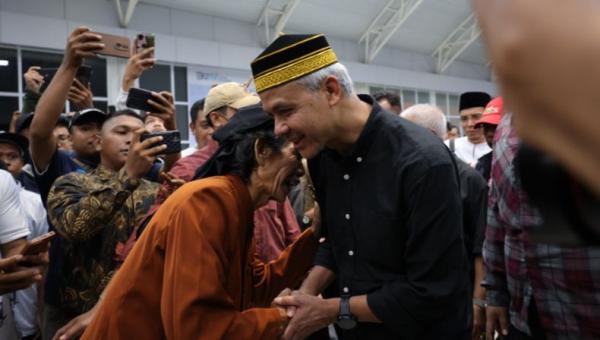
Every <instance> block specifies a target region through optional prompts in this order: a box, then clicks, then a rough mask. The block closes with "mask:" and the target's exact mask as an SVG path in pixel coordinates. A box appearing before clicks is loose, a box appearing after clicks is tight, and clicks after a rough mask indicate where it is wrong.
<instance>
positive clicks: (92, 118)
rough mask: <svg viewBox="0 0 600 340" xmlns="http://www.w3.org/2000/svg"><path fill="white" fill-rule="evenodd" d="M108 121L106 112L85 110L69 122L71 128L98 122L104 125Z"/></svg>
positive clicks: (77, 113)
mask: <svg viewBox="0 0 600 340" xmlns="http://www.w3.org/2000/svg"><path fill="white" fill-rule="evenodd" d="M105 120H106V113H104V111H102V110H99V109H96V108H91V109H85V110H81V111H77V112H76V113H75V114H74V115H73V117H71V121H70V122H69V128H70V127H72V126H73V125H79V124H83V123H88V122H98V123H100V124H102V123H103V122H104V121H105Z"/></svg>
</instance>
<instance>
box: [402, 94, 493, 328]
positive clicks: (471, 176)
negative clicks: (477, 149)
mask: <svg viewBox="0 0 600 340" xmlns="http://www.w3.org/2000/svg"><path fill="white" fill-rule="evenodd" d="M400 117H402V118H405V119H408V120H410V121H412V122H413V123H415V124H417V125H420V126H422V127H424V128H426V129H428V130H431V131H432V132H433V133H434V134H435V135H436V136H438V137H440V139H442V140H443V139H444V138H445V136H446V116H445V115H444V113H443V112H442V111H441V110H440V109H439V108H437V107H436V106H433V105H429V104H418V105H414V106H411V107H409V108H408V109H406V110H404V111H403V112H402V113H401V114H400ZM456 165H457V168H458V176H459V180H460V196H461V199H462V208H463V229H464V239H465V246H466V248H467V256H468V258H469V272H470V274H471V282H473V335H476V337H477V338H478V337H479V336H480V335H481V334H484V333H485V288H483V287H482V286H481V281H482V280H483V274H484V273H483V258H482V255H481V253H482V249H483V241H484V239H485V225H486V213H487V191H488V188H487V185H486V182H485V179H484V178H483V177H482V176H481V175H480V174H479V173H478V172H477V171H475V170H474V169H473V168H472V167H471V166H469V165H468V164H467V163H465V162H463V161H461V160H460V159H459V158H458V157H456ZM474 338H475V337H474Z"/></svg>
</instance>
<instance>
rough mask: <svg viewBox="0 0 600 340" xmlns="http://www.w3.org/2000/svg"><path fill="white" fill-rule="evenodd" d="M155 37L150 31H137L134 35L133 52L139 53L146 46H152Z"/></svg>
mask: <svg viewBox="0 0 600 340" xmlns="http://www.w3.org/2000/svg"><path fill="white" fill-rule="evenodd" d="M154 42H155V38H154V35H153V34H151V33H139V34H138V35H136V37H135V41H134V47H135V53H140V52H142V51H143V50H144V49H146V48H150V47H154Z"/></svg>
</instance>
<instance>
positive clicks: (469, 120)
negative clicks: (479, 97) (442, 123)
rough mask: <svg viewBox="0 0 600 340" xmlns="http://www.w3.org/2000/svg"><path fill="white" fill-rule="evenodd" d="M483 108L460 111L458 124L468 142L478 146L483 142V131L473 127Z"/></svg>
mask: <svg viewBox="0 0 600 340" xmlns="http://www.w3.org/2000/svg"><path fill="white" fill-rule="evenodd" d="M484 110H485V108H484V107H472V108H468V109H464V110H462V111H460V124H461V125H462V128H463V131H464V132H465V135H466V136H467V138H468V139H469V142H471V143H473V144H479V143H481V142H483V141H484V138H483V129H482V128H481V127H475V125H476V124H477V122H479V120H480V119H481V116H482V115H483V111H484Z"/></svg>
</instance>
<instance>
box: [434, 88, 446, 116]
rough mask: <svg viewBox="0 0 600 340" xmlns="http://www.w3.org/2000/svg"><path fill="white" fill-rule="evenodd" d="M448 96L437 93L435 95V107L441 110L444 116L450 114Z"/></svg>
mask: <svg viewBox="0 0 600 340" xmlns="http://www.w3.org/2000/svg"><path fill="white" fill-rule="evenodd" d="M446 101H447V96H446V94H445V93H436V94H435V105H437V107H439V108H440V110H442V111H443V112H444V114H446V115H447V114H448V103H447V102H446Z"/></svg>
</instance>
